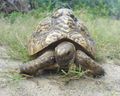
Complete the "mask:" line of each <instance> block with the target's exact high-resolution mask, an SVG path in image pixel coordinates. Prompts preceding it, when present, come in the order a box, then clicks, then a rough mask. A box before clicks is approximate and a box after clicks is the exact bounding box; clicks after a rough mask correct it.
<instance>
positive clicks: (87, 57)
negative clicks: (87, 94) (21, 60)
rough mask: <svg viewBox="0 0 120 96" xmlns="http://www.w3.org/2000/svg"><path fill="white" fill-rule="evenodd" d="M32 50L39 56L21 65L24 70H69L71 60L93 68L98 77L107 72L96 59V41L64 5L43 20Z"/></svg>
mask: <svg viewBox="0 0 120 96" xmlns="http://www.w3.org/2000/svg"><path fill="white" fill-rule="evenodd" d="M28 53H29V55H30V56H35V57H36V58H34V59H33V60H31V61H29V62H27V63H26V64H22V65H21V66H20V73H22V74H29V75H34V74H36V72H38V70H45V69H56V68H59V69H62V70H65V71H68V70H69V66H70V64H71V63H74V64H75V65H76V67H79V66H81V67H82V69H84V70H90V72H91V74H92V76H94V77H101V76H103V75H104V73H105V71H104V69H103V68H102V67H101V66H100V65H99V64H98V63H97V62H96V61H95V41H94V40H93V39H92V38H91V36H90V34H89V31H88V29H87V27H86V26H85V25H84V24H83V22H82V21H81V20H78V19H77V18H76V17H75V15H74V14H73V11H72V10H71V9H67V8H60V9H58V10H56V11H55V12H53V13H52V15H51V16H50V17H48V18H45V19H44V20H43V21H41V22H40V23H39V25H38V26H37V28H36V30H35V31H34V32H33V34H32V35H31V37H30V39H29V41H28Z"/></svg>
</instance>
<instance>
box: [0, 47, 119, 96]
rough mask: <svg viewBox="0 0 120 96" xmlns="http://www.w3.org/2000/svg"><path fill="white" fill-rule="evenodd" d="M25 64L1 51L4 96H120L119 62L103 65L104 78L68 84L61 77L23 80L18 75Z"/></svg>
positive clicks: (1, 93)
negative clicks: (18, 70)
mask: <svg viewBox="0 0 120 96" xmlns="http://www.w3.org/2000/svg"><path fill="white" fill-rule="evenodd" d="M21 63H22V62H19V61H15V60H11V59H10V57H9V56H8V55H7V54H6V50H5V47H0V96H120V63H119V60H118V61H117V63H116V62H115V61H112V60H107V61H106V63H105V64H101V65H102V66H103V67H104V69H105V71H106V75H105V76H104V77H102V78H99V79H93V78H88V77H87V78H81V79H80V80H72V81H70V82H69V83H67V84H65V82H64V81H63V80H62V79H61V77H60V76H58V75H57V76H55V75H54V76H53V75H49V76H40V77H36V78H31V79H24V78H21V76H20V75H19V74H18V73H17V71H16V68H18V67H19V65H20V64H21Z"/></svg>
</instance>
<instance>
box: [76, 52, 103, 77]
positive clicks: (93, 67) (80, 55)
mask: <svg viewBox="0 0 120 96" xmlns="http://www.w3.org/2000/svg"><path fill="white" fill-rule="evenodd" d="M75 64H76V66H81V67H82V69H84V70H90V74H92V75H93V77H100V76H102V75H104V74H105V72H104V69H103V68H102V67H100V66H99V65H98V64H97V62H95V61H94V60H93V59H91V58H90V57H89V56H87V55H86V54H85V53H84V52H82V51H80V50H77V52H76V58H75Z"/></svg>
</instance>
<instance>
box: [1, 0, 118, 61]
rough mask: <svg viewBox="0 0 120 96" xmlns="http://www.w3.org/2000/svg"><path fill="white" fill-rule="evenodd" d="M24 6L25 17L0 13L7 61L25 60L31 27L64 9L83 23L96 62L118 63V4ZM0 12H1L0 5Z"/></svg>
mask: <svg viewBox="0 0 120 96" xmlns="http://www.w3.org/2000/svg"><path fill="white" fill-rule="evenodd" d="M1 1H2V0H0V2H1ZM8 1H9V0H8ZM11 1H17V0H11ZM18 1H20V0H18ZM26 2H27V3H28V4H29V11H27V12H25V13H24V12H21V11H19V10H17V11H16V10H14V11H12V12H11V13H9V14H6V13H4V12H2V11H1V13H0V43H1V44H4V45H6V46H8V47H9V50H8V53H9V54H10V56H11V58H14V59H20V60H22V61H27V60H29V56H28V53H27V46H26V45H27V44H26V43H27V38H28V37H29V36H30V35H31V33H32V32H33V31H34V29H35V27H36V26H37V25H38V23H39V22H40V21H41V20H42V19H43V18H45V17H47V16H50V14H51V13H52V12H53V11H54V10H56V9H58V8H60V7H68V8H71V9H72V10H73V11H74V13H75V15H76V16H77V18H79V19H81V20H82V21H84V22H85V25H86V26H87V27H88V30H89V31H90V33H91V35H92V37H93V38H94V39H95V41H96V45H97V53H96V58H97V60H103V59H106V58H109V59H120V20H119V19H120V0H26ZM15 7H17V6H16V5H15ZM0 8H1V9H2V8H3V4H2V3H0Z"/></svg>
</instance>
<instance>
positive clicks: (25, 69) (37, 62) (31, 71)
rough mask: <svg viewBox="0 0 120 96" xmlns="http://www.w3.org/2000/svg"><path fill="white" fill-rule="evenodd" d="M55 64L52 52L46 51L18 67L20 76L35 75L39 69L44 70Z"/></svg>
mask: <svg viewBox="0 0 120 96" xmlns="http://www.w3.org/2000/svg"><path fill="white" fill-rule="evenodd" d="M54 64H55V56H54V51H51V50H50V51H46V52H45V53H43V54H42V55H41V56H39V57H38V58H36V59H34V60H32V61H29V62H27V63H25V64H23V65H21V66H20V73H21V74H28V75H35V74H36V72H37V71H38V70H39V69H45V67H49V66H50V65H54Z"/></svg>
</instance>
